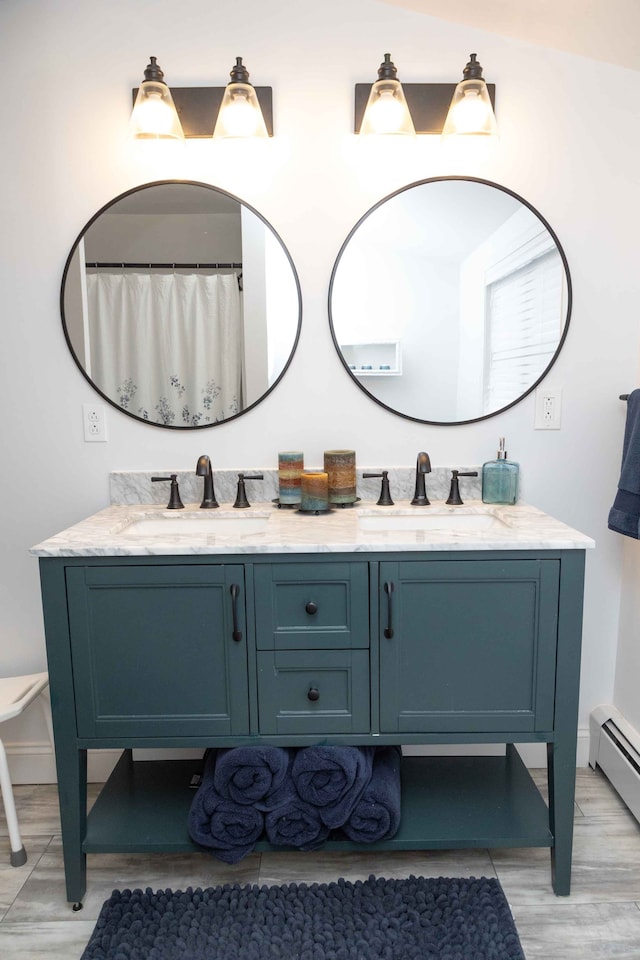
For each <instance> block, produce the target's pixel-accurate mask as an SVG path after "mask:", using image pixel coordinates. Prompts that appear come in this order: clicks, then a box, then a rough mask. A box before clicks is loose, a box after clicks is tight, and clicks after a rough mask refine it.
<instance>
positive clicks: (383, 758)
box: [342, 747, 402, 843]
mask: <svg viewBox="0 0 640 960" xmlns="http://www.w3.org/2000/svg"><path fill="white" fill-rule="evenodd" d="M401 763H402V750H401V749H400V747H376V753H375V756H374V758H373V770H372V772H371V780H370V781H369V783H368V784H367V786H366V787H365V789H364V792H363V794H362V796H361V797H360V799H359V800H358V802H357V803H356V805H355V807H354V809H353V812H352V814H351V816H350V817H349V819H348V820H347V822H346V823H345V824H344V826H343V827H342V830H343V832H344V833H345V834H346V835H347V836H348V837H349V839H350V840H355V841H357V842H359V843H375V842H376V841H377V840H389V839H390V838H391V837H393V836H395V834H396V833H397V832H398V827H399V826H400V809H401V787H400V766H401Z"/></svg>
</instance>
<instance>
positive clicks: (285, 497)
mask: <svg viewBox="0 0 640 960" xmlns="http://www.w3.org/2000/svg"><path fill="white" fill-rule="evenodd" d="M303 469H304V454H302V453H301V452H300V451H298V450H285V451H284V452H282V453H279V454H278V498H279V500H280V504H281V505H282V506H284V507H286V506H288V505H290V504H295V505H296V506H297V505H298V504H299V503H300V488H301V481H300V477H301V475H302V471H303Z"/></svg>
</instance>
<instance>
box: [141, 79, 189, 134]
mask: <svg viewBox="0 0 640 960" xmlns="http://www.w3.org/2000/svg"><path fill="white" fill-rule="evenodd" d="M129 128H130V130H131V134H132V136H133V137H135V139H137V140H184V133H183V130H182V124H181V123H180V119H179V117H178V112H177V110H176V106H175V103H174V102H173V97H172V96H171V91H170V90H169V87H168V86H167V85H166V83H164V82H162V81H159V80H145V81H143V82H142V83H141V84H140V87H139V88H138V95H137V97H136V102H135V104H134V106H133V112H132V114H131V120H130V123H129Z"/></svg>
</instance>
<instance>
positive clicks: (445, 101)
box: [354, 53, 497, 136]
mask: <svg viewBox="0 0 640 960" xmlns="http://www.w3.org/2000/svg"><path fill="white" fill-rule="evenodd" d="M494 104H495V84H492V83H489V84H488V83H486V82H485V80H484V78H483V76H482V67H481V65H480V64H479V63H478V60H477V54H475V53H472V54H471V56H470V58H469V62H468V63H467V65H466V67H465V68H464V70H463V76H462V80H461V81H460V83H458V84H457V85H456V84H454V83H405V84H402V85H401V84H400V82H399V80H398V79H397V70H396V67H395V65H394V64H393V63H392V62H391V56H390V54H388V53H386V54H385V57H384V62H383V63H381V64H380V68H379V70H378V80H377V81H376V82H375V83H374V84H373V85H372V86H370V85H369V84H366V83H356V90H355V126H354V130H355V133H358V134H360V135H361V136H362V135H370V134H374V133H377V134H405V135H407V134H408V135H411V134H413V133H431V134H442V135H443V136H454V135H467V136H478V135H479V136H495V135H496V134H497V125H496V118H495V113H494ZM376 114H377V117H379V118H381V119H380V120H378V119H377V117H376ZM394 118H395V121H396V122H395V126H394Z"/></svg>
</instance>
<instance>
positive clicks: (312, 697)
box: [307, 687, 320, 701]
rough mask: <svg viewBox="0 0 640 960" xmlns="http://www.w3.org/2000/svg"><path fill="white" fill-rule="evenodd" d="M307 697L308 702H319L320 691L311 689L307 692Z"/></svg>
mask: <svg viewBox="0 0 640 960" xmlns="http://www.w3.org/2000/svg"><path fill="white" fill-rule="evenodd" d="M307 697H308V698H309V700H313V701H316V700H319V699H320V691H319V690H318V688H317V687H311V689H310V690H309V693H308V694H307Z"/></svg>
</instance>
